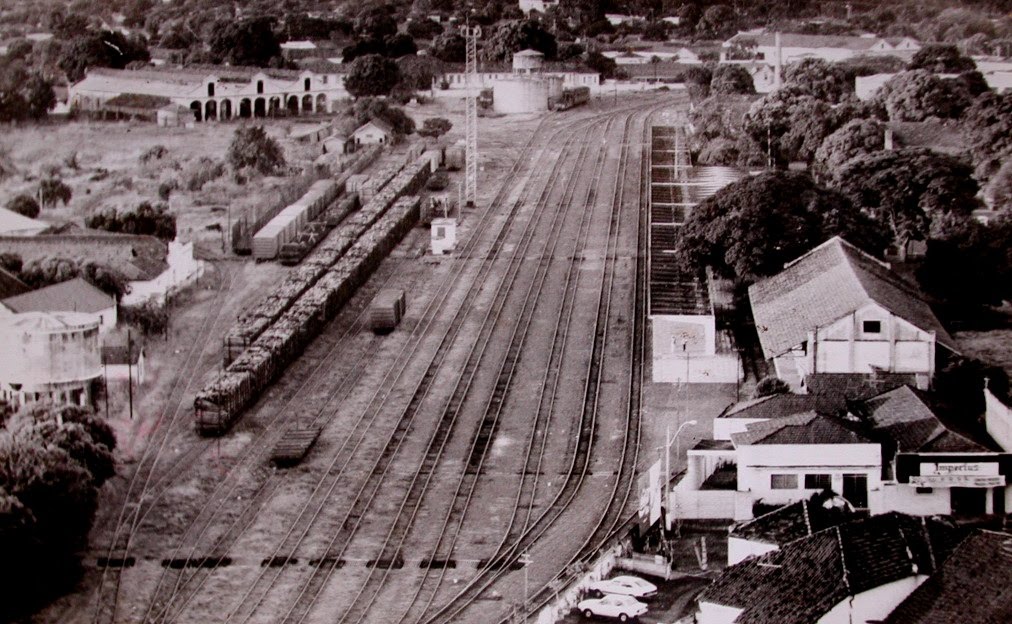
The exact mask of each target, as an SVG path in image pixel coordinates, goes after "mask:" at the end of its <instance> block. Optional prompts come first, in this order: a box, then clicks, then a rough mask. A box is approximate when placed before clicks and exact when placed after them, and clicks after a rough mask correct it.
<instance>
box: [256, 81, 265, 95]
mask: <svg viewBox="0 0 1012 624" xmlns="http://www.w3.org/2000/svg"><path fill="white" fill-rule="evenodd" d="M263 92H264V81H263V80H257V93H263Z"/></svg>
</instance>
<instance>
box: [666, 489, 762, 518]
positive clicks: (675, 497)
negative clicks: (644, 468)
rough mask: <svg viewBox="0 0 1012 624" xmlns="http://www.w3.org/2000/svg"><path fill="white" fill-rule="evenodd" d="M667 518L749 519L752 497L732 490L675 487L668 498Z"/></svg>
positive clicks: (746, 493)
mask: <svg viewBox="0 0 1012 624" xmlns="http://www.w3.org/2000/svg"><path fill="white" fill-rule="evenodd" d="M667 509H668V519H669V520H673V519H675V518H682V519H693V520H735V521H741V520H750V519H751V518H752V497H751V496H750V495H749V494H748V492H736V491H734V490H691V489H688V488H677V487H676V488H675V489H674V490H672V491H671V495H670V497H669V498H668V505H667Z"/></svg>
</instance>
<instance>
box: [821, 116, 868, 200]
mask: <svg viewBox="0 0 1012 624" xmlns="http://www.w3.org/2000/svg"><path fill="white" fill-rule="evenodd" d="M885 129H886V126H885V124H883V123H882V122H880V121H878V120H875V119H852V120H850V121H848V122H847V123H846V124H844V125H843V126H842V127H840V128H839V129H837V130H836V131H835V132H833V133H832V134H830V135H829V136H828V137H826V139H825V140H824V141H823V142H822V145H820V146H819V148H818V149H817V150H816V151H815V160H814V163H813V167H812V173H813V175H814V176H815V179H816V180H819V181H820V182H822V183H824V184H825V183H828V182H830V181H831V180H832V179H833V176H835V175H836V174H837V173H838V172H839V171H840V170H841V169H842V168H843V166H844V165H845V164H847V163H848V162H849V161H851V160H853V159H854V158H857V157H858V156H863V155H865V154H871V153H873V152H877V151H880V150H883V149H885Z"/></svg>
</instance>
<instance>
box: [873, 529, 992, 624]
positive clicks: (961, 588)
mask: <svg viewBox="0 0 1012 624" xmlns="http://www.w3.org/2000/svg"><path fill="white" fill-rule="evenodd" d="M1002 622H1012V534H1009V533H1001V532H997V531H984V530H981V531H978V532H976V533H974V534H973V535H971V536H970V537H968V538H966V539H965V540H963V541H962V542H961V543H960V544H959V545H958V546H956V548H955V550H953V551H952V554H951V555H949V558H948V559H946V560H945V563H943V564H942V565H941V567H940V568H939V569H938V570H937V571H936V572H935V573H934V574H932V575H931V578H929V579H928V580H927V581H926V582H925V583H924V584H922V585H921V586H920V587H918V588H917V589H915V590H914V591H913V593H911V594H910V595H909V596H907V597H906V599H905V600H903V602H901V603H900V604H899V606H897V607H896V608H895V609H893V612H892V613H890V614H889V615H888V617H886V618H885V619H884V620H882V623H883V624H999V623H1002Z"/></svg>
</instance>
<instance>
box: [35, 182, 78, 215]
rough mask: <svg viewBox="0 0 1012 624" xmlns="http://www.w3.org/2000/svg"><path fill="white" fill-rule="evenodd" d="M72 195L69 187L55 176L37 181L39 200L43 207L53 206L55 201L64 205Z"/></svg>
mask: <svg viewBox="0 0 1012 624" xmlns="http://www.w3.org/2000/svg"><path fill="white" fill-rule="evenodd" d="M72 195H73V193H72V192H71V190H70V187H69V186H67V185H66V184H64V182H63V180H61V179H60V178H57V177H55V176H49V177H46V178H43V180H42V182H40V183H39V200H40V203H41V204H42V206H43V207H45V208H51V207H53V206H55V205H56V202H61V203H63V205H64V206H66V205H67V203H68V202H69V201H70V198H71V196H72Z"/></svg>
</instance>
